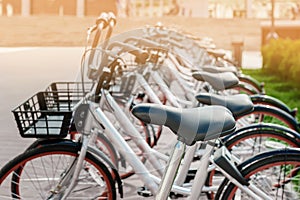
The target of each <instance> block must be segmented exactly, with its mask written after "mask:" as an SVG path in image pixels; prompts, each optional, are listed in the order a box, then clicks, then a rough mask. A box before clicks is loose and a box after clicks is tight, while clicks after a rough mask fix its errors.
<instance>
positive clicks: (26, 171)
mask: <svg viewBox="0 0 300 200" xmlns="http://www.w3.org/2000/svg"><path fill="white" fill-rule="evenodd" d="M79 150H80V145H63V144H54V145H45V146H41V147H39V148H33V149H29V150H27V151H25V152H24V153H22V154H20V155H19V156H17V157H15V158H14V159H13V160H11V161H10V162H9V163H7V164H6V165H5V166H4V167H3V168H2V169H1V171H0V184H2V185H3V183H4V182H6V183H4V184H10V187H11V189H10V191H7V193H10V194H8V195H11V197H12V198H17V199H20V198H22V199H27V198H29V199H37V198H41V197H43V195H46V194H45V193H43V191H39V192H34V191H37V190H38V189H41V190H43V189H44V190H45V191H44V192H46V193H47V194H48V195H53V193H55V192H56V191H51V189H54V188H55V187H53V186H54V185H52V184H54V181H55V180H56V179H57V180H59V177H61V176H62V175H63V173H65V172H66V171H65V170H66V169H67V168H66V167H63V166H62V165H63V164H60V163H57V164H56V165H55V166H52V167H55V168H54V169H55V170H53V168H52V172H53V173H54V174H52V176H49V175H50V173H51V172H50V171H51V168H50V167H51V166H50V167H48V168H46V167H47V166H49V163H54V161H57V162H65V164H68V163H66V162H67V161H70V160H68V158H69V159H71V162H73V161H74V159H75V158H76V157H78V152H79ZM46 156H50V157H49V159H50V160H49V161H48V162H46V158H47V157H46ZM63 157H64V158H63ZM46 164H47V165H46ZM59 166H61V167H63V169H62V170H61V171H59V170H58V167H59ZM30 167H32V169H30ZM42 168H43V169H42ZM49 168H50V169H49ZM39 173H40V175H39ZM81 173H85V174H82V175H80V177H79V178H81V179H83V178H85V177H88V176H89V177H88V179H86V180H85V181H83V180H82V181H79V182H78V183H77V185H76V187H75V188H74V189H73V190H72V192H73V193H71V194H70V195H74V193H76V194H75V195H76V198H77V199H79V198H80V196H79V194H78V191H83V190H85V189H86V190H88V191H85V192H84V194H82V195H83V196H81V197H82V199H88V195H89V196H90V195H92V198H95V195H96V197H97V196H98V190H96V194H95V195H93V194H94V190H92V191H91V190H89V189H91V188H89V187H94V186H98V187H99V186H100V188H102V186H105V188H103V189H104V191H103V193H102V195H105V196H106V195H107V199H116V188H115V181H114V179H113V177H112V175H111V173H110V171H109V169H108V168H107V167H106V166H105V165H104V164H103V163H102V162H101V161H100V160H99V159H97V158H96V157H95V156H94V155H92V154H91V153H89V152H87V154H86V157H85V162H84V169H83V170H81ZM31 174H33V176H34V177H33V178H30V177H29V176H31ZM55 175H56V176H55ZM93 176H94V177H93ZM100 176H101V177H100ZM41 177H42V178H41ZM10 178H11V180H10ZM81 179H80V180H81ZM39 180H40V182H39V183H36V182H37V181H39ZM90 180H92V181H95V182H94V183H89V181H90ZM42 182H44V183H42ZM45 182H47V183H46V184H49V185H45V186H44V185H43V184H45ZM81 184H82V185H83V186H84V187H83V186H82V187H80V185H81ZM89 184H90V186H89V187H87V186H88V185H89ZM102 184H103V185H102ZM30 186H32V188H30ZM77 187H79V188H77ZM5 188H6V189H8V188H9V187H5V186H4V187H2V186H1V189H5ZM50 188H51V189H50ZM76 188H77V189H76ZM100 188H98V189H100ZM26 189H28V190H29V191H28V193H26ZM75 189H76V190H75ZM93 189H94V188H93ZM99 192H100V191H99ZM0 194H2V193H0ZM23 194H24V195H29V196H28V197H26V196H25V197H24V196H23ZM33 195H37V196H35V197H33Z"/></svg>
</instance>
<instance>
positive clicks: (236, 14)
mask: <svg viewBox="0 0 300 200" xmlns="http://www.w3.org/2000/svg"><path fill="white" fill-rule="evenodd" d="M297 3H298V4H299V3H300V0H275V18H281V19H292V18H294V17H295V16H294V15H295V13H294V11H293V9H295V7H296V6H297ZM103 11H112V12H114V13H115V14H117V15H119V16H121V17H126V16H150V17H151V16H165V15H181V16H192V17H205V18H208V17H212V18H270V13H271V0H0V15H4V16H6V15H8V16H10V15H23V16H28V15H76V16H87V15H95V16H96V15H99V14H100V13H101V12H103ZM299 13H300V11H299Z"/></svg>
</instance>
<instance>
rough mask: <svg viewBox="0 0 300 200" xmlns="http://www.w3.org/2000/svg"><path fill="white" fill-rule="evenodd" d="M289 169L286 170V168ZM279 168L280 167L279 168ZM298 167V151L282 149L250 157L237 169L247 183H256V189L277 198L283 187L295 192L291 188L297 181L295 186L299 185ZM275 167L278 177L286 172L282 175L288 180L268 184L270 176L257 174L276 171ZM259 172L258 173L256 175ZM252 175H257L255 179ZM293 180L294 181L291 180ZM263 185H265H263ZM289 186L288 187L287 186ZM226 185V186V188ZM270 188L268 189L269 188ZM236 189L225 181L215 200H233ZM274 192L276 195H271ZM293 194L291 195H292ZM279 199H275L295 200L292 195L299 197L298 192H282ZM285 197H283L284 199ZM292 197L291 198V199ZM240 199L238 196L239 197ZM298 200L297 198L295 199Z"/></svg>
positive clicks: (299, 159)
mask: <svg viewBox="0 0 300 200" xmlns="http://www.w3.org/2000/svg"><path fill="white" fill-rule="evenodd" d="M281 165H283V166H284V167H282V166H281ZM287 165H288V167H289V169H287V167H286V166H287ZM279 166H280V167H279ZM299 166H300V151H299V149H282V150H276V151H270V152H265V153H262V154H259V155H257V156H254V157H252V158H251V159H249V160H247V161H245V162H243V163H242V164H240V165H239V166H238V169H239V170H240V172H241V174H242V175H243V176H244V177H245V178H246V179H247V180H249V181H252V183H253V184H254V181H255V180H256V181H259V182H260V183H259V182H257V184H258V187H259V188H260V189H261V190H262V191H264V192H265V193H266V192H270V194H268V195H270V197H272V195H276V197H278V192H281V191H279V190H280V189H282V188H283V189H285V187H292V188H289V189H290V190H295V189H296V188H294V187H293V184H294V183H295V182H293V181H297V183H296V184H298V183H299V180H298V179H299ZM276 167H279V168H277V169H279V175H282V174H281V172H282V171H284V170H286V173H284V174H283V176H284V178H286V177H287V176H289V175H290V177H289V179H284V180H283V181H280V178H281V177H276V180H275V182H274V183H273V182H270V181H271V178H272V177H270V176H266V175H265V176H262V175H261V174H259V173H262V172H263V170H268V169H270V168H274V169H276ZM292 167H295V168H294V169H297V170H298V171H297V174H293V170H292ZM274 169H273V171H272V173H273V174H275V173H274V172H275V171H274ZM258 172H259V173H258ZM254 175H257V177H254ZM251 178H252V179H251ZM257 178H261V179H263V180H258V179H257ZM293 179H294V180H293ZM264 184H265V185H264ZM288 184H290V185H288ZM226 185H227V186H226ZM269 187H270V188H269ZM237 189H238V188H237V187H236V186H235V185H234V184H232V183H230V182H229V180H228V179H225V180H224V181H223V183H222V184H221V187H220V188H219V190H218V192H217V195H216V199H226V200H228V199H233V198H234V197H235V195H237V194H239V193H236V191H237ZM275 190H276V194H273V193H274V191H275ZM292 192H293V193H292ZM282 193H283V194H281V198H280V197H279V198H276V199H295V196H294V195H296V196H297V195H299V191H285V193H284V192H282ZM283 195H286V196H288V195H290V197H287V198H283ZM286 196H285V197H286ZM291 196H293V197H291ZM239 198H240V196H239ZM297 198H299V196H298V197H297ZM242 199H245V197H242ZM248 199H249V198H248Z"/></svg>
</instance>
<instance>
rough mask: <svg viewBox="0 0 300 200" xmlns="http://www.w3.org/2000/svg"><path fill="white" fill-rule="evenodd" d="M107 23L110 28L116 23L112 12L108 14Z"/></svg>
mask: <svg viewBox="0 0 300 200" xmlns="http://www.w3.org/2000/svg"><path fill="white" fill-rule="evenodd" d="M108 23H109V24H110V25H111V26H115V25H116V23H117V19H116V16H115V14H114V13H113V12H109V13H108Z"/></svg>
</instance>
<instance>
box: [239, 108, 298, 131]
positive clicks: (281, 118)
mask: <svg viewBox="0 0 300 200" xmlns="http://www.w3.org/2000/svg"><path fill="white" fill-rule="evenodd" d="M250 115H259V116H260V118H261V117H262V118H261V119H259V122H265V121H262V120H264V118H265V116H270V117H273V118H272V119H271V120H273V119H277V121H276V123H279V122H280V123H282V125H285V126H287V127H289V128H291V129H293V130H295V131H297V132H298V131H299V125H298V122H297V121H296V119H295V118H293V117H292V116H291V115H290V114H288V113H286V112H285V111H283V110H280V109H278V108H275V107H271V106H265V105H254V109H253V111H252V112H251V113H248V114H246V115H244V116H242V117H240V118H239V119H241V118H244V117H248V116H250ZM272 123H274V122H273V121H272Z"/></svg>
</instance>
